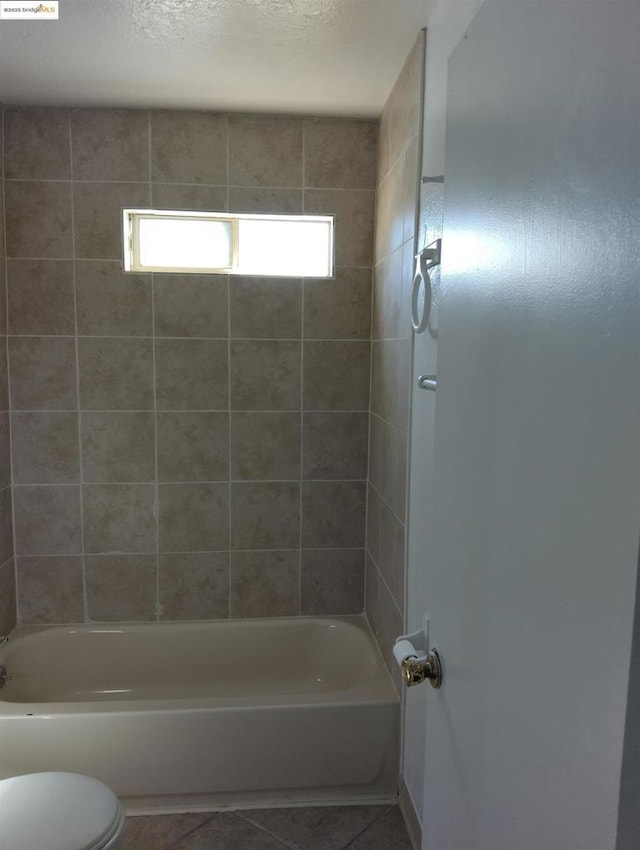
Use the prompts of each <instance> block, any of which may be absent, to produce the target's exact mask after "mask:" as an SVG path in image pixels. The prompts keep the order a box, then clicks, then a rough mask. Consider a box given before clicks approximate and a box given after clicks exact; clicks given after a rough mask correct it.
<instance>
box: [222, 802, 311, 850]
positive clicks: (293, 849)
mask: <svg viewBox="0 0 640 850" xmlns="http://www.w3.org/2000/svg"><path fill="white" fill-rule="evenodd" d="M260 811H263V812H265V811H267V812H268V811H272V809H261V810H260ZM294 811H295V810H294ZM233 814H235V815H236V816H237V817H238V818H240V820H242V821H244V822H245V823H248V824H249V826H252V827H253V828H254V829H257V830H258V831H259V832H262V833H263V834H264V835H268V836H269V838H273V839H275V840H276V841H277V842H278V844H280V845H282V847H283V848H286V850H301V848H300V847H299V846H298V845H297V844H289V842H288V841H286V840H285V839H284V838H282V836H280V835H278V833H277V832H274V831H273V830H271V829H267V827H266V826H263V825H262V824H259V823H256V822H255V821H253V820H251V818H250V816H249V814H248V810H245V809H239V810H237V811H235V812H234V813H233Z"/></svg>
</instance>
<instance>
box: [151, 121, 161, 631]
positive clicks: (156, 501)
mask: <svg viewBox="0 0 640 850" xmlns="http://www.w3.org/2000/svg"><path fill="white" fill-rule="evenodd" d="M147 146H148V147H147V166H148V177H149V204H151V203H152V197H153V183H152V180H151V112H150V110H147ZM150 277H151V348H152V352H153V354H152V378H153V428H154V443H155V446H154V449H155V451H154V466H155V478H156V480H155V482H154V497H153V498H154V514H155V521H156V534H155V540H156V551H155V556H156V602H155V619H156V621H159V620H160V619H161V615H162V607H161V604H160V487H159V486H158V481H159V477H160V474H159V463H158V382H157V367H156V290H155V274H153V273H152V274H151V276H150Z"/></svg>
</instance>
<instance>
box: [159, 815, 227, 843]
mask: <svg viewBox="0 0 640 850" xmlns="http://www.w3.org/2000/svg"><path fill="white" fill-rule="evenodd" d="M204 814H206V812H205V813H204ZM219 814H220V812H213V813H212V814H210V815H209V817H207V818H205V820H203V821H202V823H199V824H198V825H197V826H194V827H193V829H190V830H188V831H187V832H185V834H184V835H181V836H180V838H176V840H175V841H172V842H171V844H167V845H165V847H164V850H171V848H173V847H177V846H178V845H180V844H182V842H183V841H185V840H186V839H187V838H191V837H192V836H193V834H194V833H195V832H197V831H198V830H199V829H202V827H203V826H206V825H207V824H208V823H211V821H212V820H213V819H214V818H215V817H217V816H218V815H219ZM152 817H158V818H159V817H162V815H152Z"/></svg>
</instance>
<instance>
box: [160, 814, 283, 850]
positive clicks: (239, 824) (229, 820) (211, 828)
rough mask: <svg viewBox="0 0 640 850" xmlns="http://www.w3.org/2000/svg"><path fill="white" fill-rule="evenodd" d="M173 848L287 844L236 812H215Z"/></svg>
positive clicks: (262, 848) (255, 849) (219, 849)
mask: <svg viewBox="0 0 640 850" xmlns="http://www.w3.org/2000/svg"><path fill="white" fill-rule="evenodd" d="M172 850H285V845H284V844H282V843H281V842H280V841H278V840H277V839H276V838H274V837H273V836H271V835H268V834H267V833H266V832H263V831H262V830H261V829H258V828H257V827H255V826H253V825H252V824H250V823H247V821H246V820H243V819H242V818H240V817H238V815H236V814H232V813H224V814H219V815H214V816H213V817H212V818H211V820H208V821H207V822H206V823H205V824H204V825H203V826H201V827H200V828H199V829H196V831H195V832H192V833H191V834H190V835H188V836H187V837H186V838H184V839H183V840H182V841H179V842H178V843H177V844H175V845H174V847H173V848H172Z"/></svg>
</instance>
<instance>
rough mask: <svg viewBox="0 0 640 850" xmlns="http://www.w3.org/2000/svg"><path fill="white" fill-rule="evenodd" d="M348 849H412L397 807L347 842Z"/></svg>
mask: <svg viewBox="0 0 640 850" xmlns="http://www.w3.org/2000/svg"><path fill="white" fill-rule="evenodd" d="M349 850H412V847H411V841H410V840H409V834H408V833H407V828H406V826H405V824H404V820H403V818H402V814H401V813H400V809H399V807H398V806H394V807H393V808H391V809H389V811H388V812H386V813H385V814H384V815H382V817H381V818H378V820H377V821H375V823H374V824H373V825H372V826H370V827H369V829H367V830H365V832H364V833H363V834H362V835H360V836H358V838H356V839H355V841H353V842H352V843H351V844H349Z"/></svg>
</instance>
